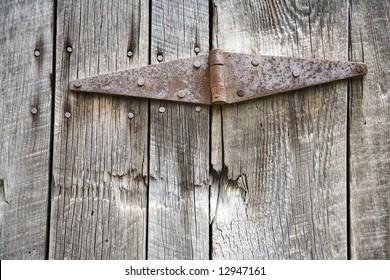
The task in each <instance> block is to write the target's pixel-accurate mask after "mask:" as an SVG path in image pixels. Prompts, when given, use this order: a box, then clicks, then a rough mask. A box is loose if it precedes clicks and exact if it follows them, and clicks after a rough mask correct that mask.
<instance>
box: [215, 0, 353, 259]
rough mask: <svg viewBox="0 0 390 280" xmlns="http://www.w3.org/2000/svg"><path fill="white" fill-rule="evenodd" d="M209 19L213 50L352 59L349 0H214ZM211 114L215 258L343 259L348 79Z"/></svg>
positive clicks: (223, 109) (224, 108)
mask: <svg viewBox="0 0 390 280" xmlns="http://www.w3.org/2000/svg"><path fill="white" fill-rule="evenodd" d="M213 12H214V22H213V24H214V25H213V47H219V48H223V49H224V50H226V51H235V52H245V53H259V54H263V55H282V56H296V57H303V58H317V59H331V60H347V58H348V6H347V2H346V1H335V0H334V1H292V0H291V1H274V0H267V1H257V2H254V1H241V2H239V3H237V1H222V0H216V1H214V5H213ZM215 117H217V120H218V118H219V119H221V121H222V125H221V126H220V127H221V131H222V133H221V134H219V135H222V137H221V139H220V140H219V141H217V140H216V139H214V140H213V141H212V142H213V143H218V142H220V143H221V144H220V146H221V147H222V152H221V153H220V155H218V154H217V155H213V156H212V159H213V162H212V165H213V166H217V167H220V168H221V170H218V169H217V170H215V172H216V173H217V175H218V177H217V178H214V180H213V181H214V182H216V183H215V184H213V190H212V194H213V198H212V200H211V201H212V203H214V205H212V206H211V207H212V209H213V210H215V211H214V212H212V258H214V259H345V258H347V219H346V217H347V215H346V204H347V203H346V190H347V186H346V171H347V170H346V166H347V158H346V154H347V149H346V147H347V134H346V131H347V127H346V122H347V82H345V81H342V82H336V83H332V84H329V85H324V86H317V87H314V88H311V89H305V90H300V91H296V92H292V93H285V94H280V95H276V96H271V97H267V98H264V99H260V100H256V101H253V102H246V103H243V104H239V105H232V106H226V107H223V108H222V115H221V116H218V115H217V116H214V115H213V119H214V118H215ZM213 127H216V128H218V124H216V123H215V121H214V120H213ZM217 135H218V134H217ZM217 135H215V134H213V137H217ZM212 152H213V151H212Z"/></svg>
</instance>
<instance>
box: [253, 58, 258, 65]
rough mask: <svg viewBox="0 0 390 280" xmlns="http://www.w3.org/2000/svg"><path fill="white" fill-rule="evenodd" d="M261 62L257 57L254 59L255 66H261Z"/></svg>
mask: <svg viewBox="0 0 390 280" xmlns="http://www.w3.org/2000/svg"><path fill="white" fill-rule="evenodd" d="M259 64H260V62H259V61H258V60H257V59H256V58H254V59H252V65H253V66H259Z"/></svg>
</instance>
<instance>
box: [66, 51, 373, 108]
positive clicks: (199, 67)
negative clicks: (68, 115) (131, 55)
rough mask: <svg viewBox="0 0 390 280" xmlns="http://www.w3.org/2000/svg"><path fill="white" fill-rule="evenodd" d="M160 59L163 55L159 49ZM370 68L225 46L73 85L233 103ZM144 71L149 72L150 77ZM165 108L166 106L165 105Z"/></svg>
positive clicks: (85, 89) (136, 94)
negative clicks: (234, 50)
mask: <svg viewBox="0 0 390 280" xmlns="http://www.w3.org/2000/svg"><path fill="white" fill-rule="evenodd" d="M157 60H159V61H160V60H161V61H162V60H163V56H162V55H159V56H158V59H157ZM366 73H367V65H366V64H364V63H359V62H348V61H347V62H341V61H328V60H315V59H302V58H293V57H278V56H261V55H250V54H240V53H230V52H223V51H222V50H220V49H213V50H211V51H210V54H209V55H198V56H196V57H193V58H186V59H180V60H176V61H171V62H162V63H159V64H154V65H149V66H144V67H138V68H133V69H129V70H126V71H121V72H115V73H111V74H106V75H100V76H96V77H91V78H85V79H80V80H75V81H71V82H70V83H69V87H70V89H71V90H73V91H82V92H93V93H103V94H114V95H123V96H132V97H140V98H150V99H162V100H170V101H180V102H187V103H195V104H204V105H212V104H231V103H236V102H241V101H246V100H251V99H255V98H259V97H263V96H267V95H272V94H277V93H281V92H286V91H292V90H296V89H301V88H305V87H309V86H314V85H319V84H324V83H327V82H332V81H336V80H342V79H347V78H351V77H354V76H360V75H364V74H366ZM142 77H147V80H144V78H142ZM160 112H161V111H160Z"/></svg>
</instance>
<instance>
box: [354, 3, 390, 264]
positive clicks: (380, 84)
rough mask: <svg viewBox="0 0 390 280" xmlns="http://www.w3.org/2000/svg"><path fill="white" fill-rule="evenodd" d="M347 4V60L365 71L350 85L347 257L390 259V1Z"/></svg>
mask: <svg viewBox="0 0 390 280" xmlns="http://www.w3.org/2000/svg"><path fill="white" fill-rule="evenodd" d="M350 5H351V6H350V12H351V17H350V18H351V45H350V46H351V49H350V54H351V60H356V61H364V62H365V63H367V64H368V68H369V73H368V74H367V76H366V77H364V78H362V79H357V80H353V81H352V82H351V93H350V154H351V157H350V198H351V200H350V201H351V204H350V210H351V211H350V212H351V213H350V214H351V258H353V259H390V183H389V182H390V103H389V101H390V71H389V65H390V49H389V46H390V3H389V1H383V0H382V1H381V0H375V1H361V0H357V1H350Z"/></svg>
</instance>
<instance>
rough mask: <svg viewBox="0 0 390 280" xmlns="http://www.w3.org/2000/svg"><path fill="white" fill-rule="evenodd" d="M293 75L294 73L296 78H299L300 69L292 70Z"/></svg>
mask: <svg viewBox="0 0 390 280" xmlns="http://www.w3.org/2000/svg"><path fill="white" fill-rule="evenodd" d="M292 75H293V77H294V78H298V77H299V75H300V73H299V71H298V70H296V69H295V70H293V71H292Z"/></svg>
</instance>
